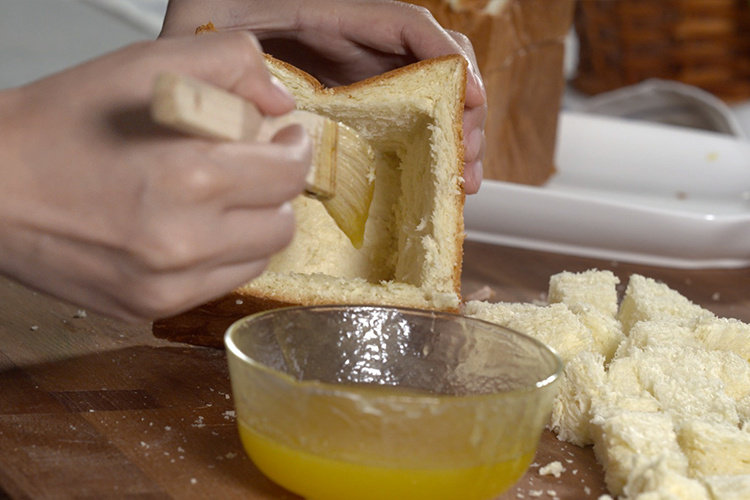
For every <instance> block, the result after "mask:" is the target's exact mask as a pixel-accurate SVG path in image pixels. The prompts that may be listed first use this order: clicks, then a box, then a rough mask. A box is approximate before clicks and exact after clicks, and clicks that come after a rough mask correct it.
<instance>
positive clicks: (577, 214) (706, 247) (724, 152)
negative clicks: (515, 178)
mask: <svg viewBox="0 0 750 500" xmlns="http://www.w3.org/2000/svg"><path fill="white" fill-rule="evenodd" d="M556 163H557V170H558V172H557V173H556V174H555V175H554V176H553V177H552V178H551V179H550V180H549V181H548V182H547V184H545V185H544V186H541V187H532V186H524V185H519V184H511V183H505V182H497V181H484V182H483V184H482V188H481V190H480V192H479V193H478V194H476V195H473V196H468V197H467V200H466V211H465V215H466V230H467V237H468V239H470V240H476V241H484V242H489V243H496V244H502V245H511V246H519V247H525V248H530V249H537V250H547V251H553V252H560V253H568V254H577V255H583V256H589V257H598V258H603V259H611V260H621V261H630V262H638V263H644V264H650V265H659V266H669V267H682V268H709V267H720V268H730V267H743V266H747V265H750V142H748V141H745V140H739V139H736V138H732V137H730V136H726V135H721V134H718V133H712V132H702V131H697V130H693V129H687V128H681V127H673V126H668V125H660V124H653V123H646V122H636V121H629V120H624V119H619V118H610V117H603V116H595V115H586V114H579V113H572V112H563V113H562V115H561V119H560V127H559V133H558V147H557V154H556Z"/></svg>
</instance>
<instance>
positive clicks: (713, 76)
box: [0, 0, 750, 184]
mask: <svg viewBox="0 0 750 500" xmlns="http://www.w3.org/2000/svg"><path fill="white" fill-rule="evenodd" d="M413 3H418V4H422V5H425V6H427V7H428V8H430V9H431V10H433V12H434V13H435V15H436V17H437V18H438V19H439V20H440V21H441V22H442V23H443V24H447V25H449V26H451V27H454V28H458V29H461V30H462V31H464V32H467V33H468V34H469V35H470V37H471V38H472V40H473V41H474V43H475V47H476V49H477V53H478V55H479V57H480V62H482V61H485V62H484V63H483V66H484V67H483V68H482V69H483V71H484V72H485V73H486V75H485V77H486V79H487V80H488V81H489V83H490V86H491V87H498V89H497V92H496V94H497V95H498V97H491V98H492V99H494V101H495V102H494V103H492V104H496V106H495V108H496V110H492V107H491V112H493V113H494V115H495V116H496V121H497V122H500V121H503V120H506V118H507V117H506V115H509V114H511V111H513V110H509V108H508V107H509V106H512V105H513V103H512V102H510V103H508V102H500V100H501V99H505V100H506V101H513V100H515V102H520V101H522V100H523V99H524V96H521V95H513V93H512V91H508V88H511V87H512V83H508V80H509V79H510V77H508V76H503V75H504V74H503V73H502V68H505V67H510V66H513V65H512V64H509V61H511V62H515V63H516V65H515V67H514V68H513V73H514V74H516V75H520V79H521V80H522V81H523V82H524V84H523V85H517V86H518V87H521V88H527V89H528V88H531V89H533V92H534V93H532V94H531V97H526V100H527V101H529V102H525V103H523V104H522V105H523V106H527V107H529V108H531V107H534V106H535V107H536V108H541V110H539V109H536V110H532V113H536V114H537V115H539V114H542V115H544V114H546V115H548V116H547V118H549V115H552V116H553V117H554V116H555V115H556V112H557V109H555V105H556V104H557V103H558V101H559V103H560V106H561V109H570V110H581V111H584V112H590V113H604V114H614V115H629V116H628V117H631V118H636V119H646V120H655V121H665V122H668V123H670V122H673V123H676V124H680V125H685V126H695V127H698V128H709V129H710V128H712V127H713V128H717V129H719V130H718V131H719V132H722V133H728V134H735V135H738V136H740V137H750V2H748V0H664V1H659V2H654V1H652V0H579V1H578V2H575V1H574V0H555V2H553V3H554V4H555V5H557V7H555V9H557V10H555V9H550V8H549V6H550V5H551V3H550V2H549V0H485V1H482V0H470V1H469V0H467V1H465V2H462V1H461V0H423V1H415V2H413ZM166 4H167V0H23V1H18V0H0V12H2V15H1V16H0V68H2V71H0V88H7V87H11V86H15V85H19V84H23V83H25V82H28V81H31V80H33V79H36V78H38V77H40V76H43V75H46V74H49V73H51V72H54V71H58V70H61V69H63V68H66V67H68V66H71V65H73V64H76V63H78V62H81V61H83V60H86V59H89V58H91V57H94V56H97V55H99V54H101V53H104V52H107V51H110V50H113V49H116V48H118V47H120V46H122V45H125V44H127V43H130V42H133V41H136V40H142V39H152V38H154V37H155V36H156V35H157V34H158V32H159V29H160V26H161V20H162V17H163V15H164V11H165V9H166ZM510 31H513V33H509V32H510ZM561 33H563V36H560V34H561ZM557 42H559V43H560V44H561V45H562V46H564V57H563V59H562V60H561V61H558V60H557V59H556V58H555V57H549V56H545V58H546V60H545V61H544V62H543V63H542V62H540V63H539V64H537V66H539V65H542V66H544V68H543V69H538V68H537V69H535V68H533V67H531V68H530V67H529V66H534V65H535V63H534V64H526V63H525V66H524V65H523V64H520V63H518V61H521V60H523V58H520V57H518V54H520V53H522V52H526V53H529V54H530V53H533V52H534V51H535V50H536V49H538V48H539V47H541V46H542V45H544V44H547V45H554V44H555V43H557ZM524 44H527V45H526V46H524ZM526 59H527V60H532V59H533V58H532V57H529V58H526ZM537 59H539V60H540V59H541V57H539V58H537ZM524 61H526V60H524ZM540 74H541V75H542V76H543V78H539V75H540ZM497 75H501V76H497ZM529 75H531V76H529ZM654 79H656V80H654ZM495 80H497V81H495ZM501 80H502V81H501ZM558 80H559V81H558ZM535 81H538V82H539V83H534V82H535ZM644 81H645V82H646V83H645V84H641V85H639V83H641V82H644ZM665 82H666V83H665ZM491 90H492V89H491ZM526 92H527V94H528V93H529V92H531V91H528V90H527V91H526ZM501 95H502V96H509V97H499V96H501ZM498 110H499V111H498ZM535 120H536V122H537V123H534V124H533V125H534V126H533V127H532V128H536V129H538V130H542V129H543V128H544V127H547V128H548V129H550V131H548V132H544V133H542V132H540V135H543V136H544V135H545V134H546V136H544V137H541V138H540V139H539V140H538V141H537V142H539V141H541V142H543V143H546V149H550V146H549V143H550V141H552V143H553V142H554V130H555V122H554V120H552V122H551V124H550V120H549V119H547V124H546V125H544V124H540V123H538V122H539V120H538V119H535ZM491 121H492V118H491ZM501 127H502V124H499V123H498V124H494V123H490V124H489V128H490V129H491V130H490V132H492V129H495V130H498V131H499V130H500V129H501ZM514 127H515V128H517V127H518V124H514ZM498 133H499V134H500V135H502V133H501V132H498ZM532 145H537V144H532ZM506 149H507V148H506ZM526 149H533V148H531V147H527V148H526ZM537 149H539V148H537ZM541 149H545V148H541ZM503 154H505V152H503V151H501V152H498V154H497V155H493V156H501V155H503ZM522 160H524V161H525V162H526V163H528V162H529V161H533V159H531V160H529V159H528V158H522ZM548 160H549V159H548V158H543V159H541V160H540V161H544V162H547V161H548ZM510 161H511V160H508V161H505V163H509V162H510ZM500 169H504V170H506V171H507V170H508V165H505V164H504V165H502V166H501V167H500ZM489 172H490V173H491V172H492V168H490V169H489ZM492 178H497V179H499V180H514V179H503V178H502V175H498V176H495V177H492ZM544 180H545V177H544V174H543V175H542V177H540V178H538V179H521V182H527V183H530V184H539V183H541V182H543V181H544Z"/></svg>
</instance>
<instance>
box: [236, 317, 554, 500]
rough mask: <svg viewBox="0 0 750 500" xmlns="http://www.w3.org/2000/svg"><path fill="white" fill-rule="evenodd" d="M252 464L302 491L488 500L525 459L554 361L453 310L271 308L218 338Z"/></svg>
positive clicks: (545, 410) (323, 495)
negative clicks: (222, 340) (223, 347)
mask: <svg viewBox="0 0 750 500" xmlns="http://www.w3.org/2000/svg"><path fill="white" fill-rule="evenodd" d="M225 344H226V347H227V356H228V361H229V373H230V376H231V381H232V392H233V394H234V399H235V404H236V410H237V412H236V413H237V421H238V425H239V432H240V437H241V439H242V443H243V446H244V447H245V450H246V451H247V453H248V455H249V456H250V458H251V459H252V460H253V462H254V463H255V465H256V466H257V467H258V468H259V469H260V470H261V471H262V472H263V473H264V474H265V475H266V476H267V477H269V478H270V479H272V480H273V481H274V482H276V483H278V484H279V485H281V486H283V487H285V488H286V489H288V490H290V491H292V492H294V493H297V494H299V495H302V496H304V497H307V498H312V499H318V500H323V499H347V500H350V499H353V498H357V499H369V498H377V499H382V498H394V499H395V498H404V499H405V498H409V499H411V500H417V499H421V498H425V499H431V500H435V499H441V498H446V499H456V498H462V499H487V498H493V497H496V496H497V495H499V494H500V493H502V492H503V491H505V490H507V489H508V488H510V486H512V485H513V483H515V482H516V481H517V480H518V479H519V478H520V477H521V475H522V474H523V473H524V472H525V471H526V469H527V468H528V466H529V464H530V463H531V460H532V459H533V457H534V453H535V451H536V447H537V444H538V442H539V437H540V434H541V431H542V429H543V427H544V425H545V424H546V422H547V420H548V418H549V413H550V410H551V405H552V400H553V398H554V396H555V393H556V390H557V387H556V386H557V383H556V382H557V380H558V378H559V376H560V373H561V369H562V363H561V361H560V359H559V357H558V356H557V355H556V354H555V353H554V352H553V351H552V350H550V349H549V348H548V347H546V346H545V345H544V344H542V343H540V342H538V341H537V340H534V339H533V338H531V337H528V336H526V335H523V334H520V333H518V332H514V331H512V330H509V329H507V328H503V327H501V326H499V325H495V324H492V323H488V322H485V321H480V320H477V319H471V318H467V317H463V316H460V315H454V314H449V313H440V312H431V311H419V310H410V309H399V308H392V307H368V306H314V307H293V308H285V309H275V310H271V311H266V312H262V313H259V314H255V315H253V316H248V317H246V318H243V319H241V320H239V321H237V322H236V323H234V324H233V325H232V326H231V327H230V328H229V329H228V331H227V333H226V336H225Z"/></svg>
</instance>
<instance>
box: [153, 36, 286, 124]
mask: <svg viewBox="0 0 750 500" xmlns="http://www.w3.org/2000/svg"><path fill="white" fill-rule="evenodd" d="M142 50H147V54H148V57H144V58H143V59H146V60H148V61H151V67H150V72H151V74H152V79H153V76H155V75H156V74H157V73H160V72H164V71H175V72H179V73H184V74H187V75H190V76H193V77H195V78H198V79H201V80H204V81H207V82H209V83H213V84H215V85H218V86H219V87H221V88H223V89H226V90H229V91H230V92H234V93H236V94H238V95H240V96H242V97H244V98H245V99H248V100H250V101H252V102H254V103H255V104H256V106H258V108H259V109H260V110H261V112H262V113H264V114H269V115H274V116H275V115H279V114H283V113H287V112H289V111H291V110H292V109H294V98H293V97H292V96H291V94H290V93H289V92H288V91H287V90H286V89H285V88H284V87H283V86H282V85H281V84H280V83H279V82H278V81H276V80H275V79H273V78H271V75H270V74H269V72H268V70H267V69H266V66H265V59H264V57H263V55H262V52H261V48H260V44H259V43H258V41H257V40H256V38H255V37H254V36H253V35H252V34H250V33H249V32H247V31H231V32H226V33H212V34H210V35H205V36H199V37H195V36H185V37H178V38H162V39H159V40H157V41H155V42H151V43H150V44H148V45H146V46H145V47H142ZM139 70H140V71H143V68H139Z"/></svg>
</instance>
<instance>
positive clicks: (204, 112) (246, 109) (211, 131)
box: [151, 73, 265, 141]
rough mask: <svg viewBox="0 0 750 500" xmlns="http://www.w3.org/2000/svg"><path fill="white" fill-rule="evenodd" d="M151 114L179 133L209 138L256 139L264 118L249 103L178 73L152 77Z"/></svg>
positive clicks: (157, 120) (156, 119)
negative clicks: (153, 83)
mask: <svg viewBox="0 0 750 500" xmlns="http://www.w3.org/2000/svg"><path fill="white" fill-rule="evenodd" d="M151 117H152V118H153V120H154V121H156V122H157V123H159V124H161V125H164V126H166V127H170V128H172V129H175V130H179V131H180V132H184V133H186V134H191V135H199V136H202V137H208V138H213V139H221V140H229V141H241V140H253V139H258V134H259V132H260V131H261V128H262V126H263V123H264V121H265V119H264V117H263V115H262V114H261V113H260V111H258V109H257V108H256V107H255V105H253V104H252V103H251V102H249V101H247V100H245V99H243V98H241V97H240V96H238V95H235V94H232V93H230V92H227V91H225V90H223V89H220V88H218V87H214V86H212V85H209V84H207V83H204V82H201V81H199V80H194V79H192V78H188V77H185V76H182V75H176V74H171V73H164V74H161V75H159V76H158V77H157V78H156V82H155V86H154V96H153V100H152V102H151Z"/></svg>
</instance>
